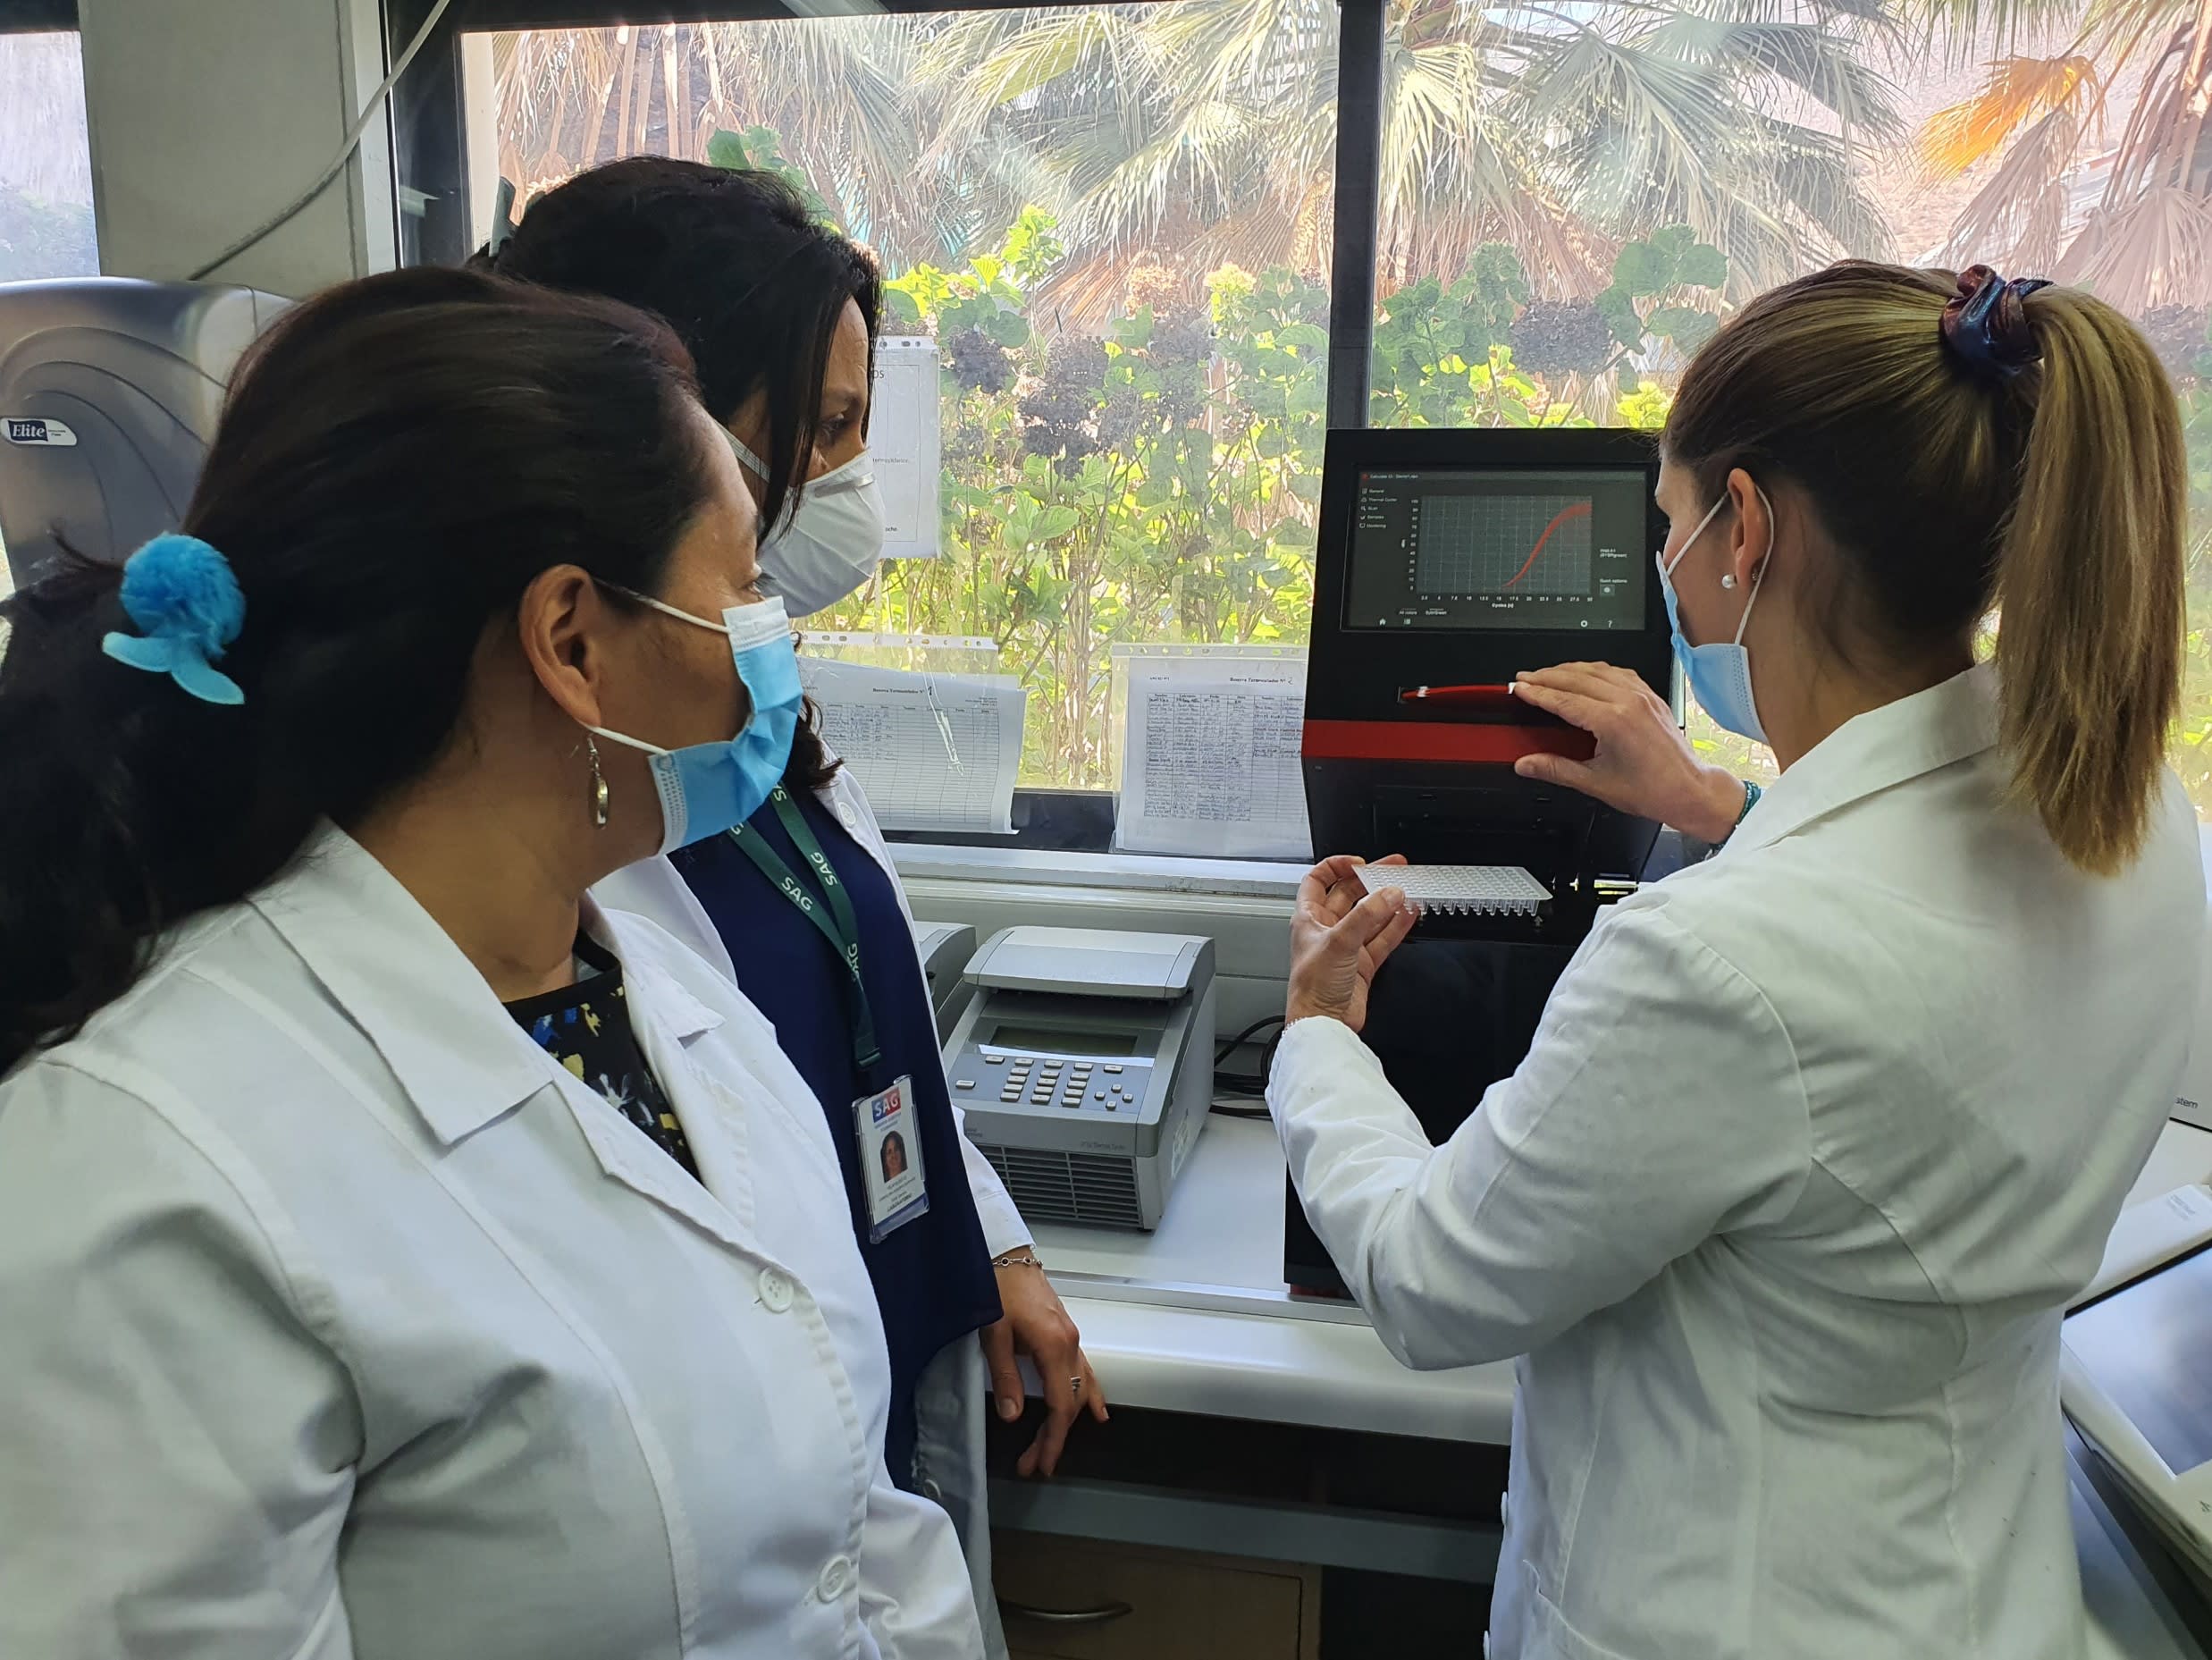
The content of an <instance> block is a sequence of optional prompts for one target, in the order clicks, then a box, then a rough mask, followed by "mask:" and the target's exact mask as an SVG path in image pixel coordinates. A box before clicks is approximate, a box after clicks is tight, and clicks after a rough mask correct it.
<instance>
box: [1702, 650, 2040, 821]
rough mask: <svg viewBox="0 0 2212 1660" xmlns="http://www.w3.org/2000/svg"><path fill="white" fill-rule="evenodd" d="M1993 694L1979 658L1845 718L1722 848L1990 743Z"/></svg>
mask: <svg viewBox="0 0 2212 1660" xmlns="http://www.w3.org/2000/svg"><path fill="white" fill-rule="evenodd" d="M1997 696H1998V680H1997V666H1996V665H1995V664H1994V663H1979V664H1977V665H1975V666H1974V667H1973V668H1972V669H1969V670H1965V671H1964V673H1962V674H1956V675H1953V676H1952V677H1951V678H1949V679H1947V680H1946V681H1944V682H1942V683H1941V684H1940V685H1938V686H1932V687H1929V688H1928V690H1926V691H1924V692H1915V693H1914V694H1913V695H1912V696H1910V697H1901V698H1899V699H1897V701H1896V702H1895V703H1890V704H1883V705H1882V706H1881V707H1880V708H1879V709H1870V710H1869V711H1867V712H1866V713H1864V714H1863V715H1858V716H1855V717H1854V718H1853V719H1851V720H1846V721H1845V722H1844V723H1843V725H1841V726H1839V727H1838V728H1837V729H1835V730H1834V731H1833V732H1830V733H1829V735H1828V736H1827V737H1824V738H1822V739H1821V741H1820V742H1819V743H1818V744H1816V745H1814V746H1813V747H1812V750H1810V751H1809V752H1808V753H1807V754H1804V756H1803V757H1801V758H1800V759H1799V761H1798V762H1797V764H1796V765H1795V766H1793V767H1791V768H1790V769H1789V771H1787V772H1785V773H1784V774H1783V775H1782V776H1781V777H1780V778H1779V779H1777V780H1776V781H1775V783H1774V785H1773V787H1772V788H1770V789H1769V790H1768V791H1767V792H1766V794H1765V795H1764V796H1762V797H1761V798H1760V801H1759V805H1757V806H1755V807H1754V808H1753V809H1752V811H1751V813H1750V816H1749V817H1747V818H1745V821H1744V822H1743V826H1742V828H1741V829H1739V830H1737V832H1736V834H1735V835H1734V836H1732V837H1730V838H1728V851H1730V852H1742V851H1746V850H1748V849H1750V848H1754V847H1769V846H1770V845H1772V844H1773V843H1775V842H1778V841H1779V840H1781V839H1782V838H1784V837H1786V836H1790V835H1794V834H1796V832H1797V831H1798V830H1803V829H1804V828H1805V827H1806V826H1807V825H1809V824H1812V823H1814V822H1817V821H1819V820H1821V819H1824V818H1827V817H1828V816H1829V814H1831V813H1837V812H1839V811H1841V810H1842V809H1843V808H1845V807H1847V806H1849V805H1851V804H1852V803H1854V802H1856V801H1863V800H1864V799H1865V798H1866V797H1868V796H1873V795H1877V794H1879V793H1880V792H1881V791H1883V790H1885V789H1889V788H1894V787H1895V786H1897V785H1898V784H1902V783H1905V781H1906V780H1907V779H1916V778H1919V777H1921V776H1922V774H1924V773H1929V772H1933V771H1937V770H1938V769H1939V768H1942V767H1947V766H1950V765H1952V764H1953V763H1955V762H1960V761H1964V760H1966V759H1967V758H1968V757H1970V756H1972V755H1978V754H1981V752H1982V751H1984V750H1986V749H1989V748H1991V747H1993V746H1995V745H1996V743H1997V737H1998V710H1997Z"/></svg>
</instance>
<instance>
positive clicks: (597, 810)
mask: <svg viewBox="0 0 2212 1660" xmlns="http://www.w3.org/2000/svg"><path fill="white" fill-rule="evenodd" d="M584 749H585V754H588V755H589V756H591V758H592V822H593V823H594V824H596V825H598V826H599V828H600V829H601V830H605V829H606V828H607V775H606V774H605V773H603V772H601V771H600V770H599V740H598V739H597V738H594V737H590V736H588V735H587V736H586V737H585V740H584Z"/></svg>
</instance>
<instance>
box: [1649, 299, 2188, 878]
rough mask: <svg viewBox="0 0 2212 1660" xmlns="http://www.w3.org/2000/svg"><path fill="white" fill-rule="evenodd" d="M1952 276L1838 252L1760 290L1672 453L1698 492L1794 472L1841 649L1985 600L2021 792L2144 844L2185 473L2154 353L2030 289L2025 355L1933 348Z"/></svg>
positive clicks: (2106, 866) (2103, 866)
mask: <svg viewBox="0 0 2212 1660" xmlns="http://www.w3.org/2000/svg"><path fill="white" fill-rule="evenodd" d="M1955 292H1956V282H1955V279H1954V277H1953V276H1952V274H1950V273H1949V272H1944V271H1912V270H1905V269H1901V268H1898V267H1895V266H1888V265H1870V264H1863V263H1849V264H1845V265H1836V266H1834V267H1832V268H1831V269H1829V270H1827V271H1823V272H1821V273H1820V274H1817V275H1813V276H1809V277H1804V278H1802V279H1800V280H1799V281H1797V282H1792V283H1788V284H1787V285H1785V286H1784V287H1781V288H1779V289H1775V290H1773V291H1770V292H1769V293H1766V294H1762V295H1761V296H1760V297H1759V298H1758V299H1754V300H1753V301H1752V302H1750V303H1749V304H1748V305H1746V306H1745V308H1743V309H1742V310H1741V311H1739V312H1737V314H1736V316H1734V317H1732V318H1730V319H1729V321H1728V324H1727V325H1726V326H1725V327H1723V328H1722V329H1721V330H1720V333H1718V334H1716V335H1715V336H1714V337H1713V338H1712V340H1711V341H1708V342H1707V343H1706V345H1705V347H1704V348H1703V350H1701V351H1700V352H1699V353H1698V354H1697V357H1696V358H1695V361H1694V362H1693V363H1692V364H1691V365H1690V367H1689V370H1688V372H1687V373H1686V375H1684V377H1683V382H1682V388H1681V391H1680V392H1679V393H1678V396H1677V397H1676V400H1675V403H1674V407H1673V409H1672V412H1671V413H1670V417H1669V419H1668V423H1667V432H1666V438H1665V445H1666V450H1667V453H1668V456H1669V458H1670V459H1671V460H1672V461H1674V462H1675V463H1676V464H1677V465H1678V466H1680V467H1683V468H1686V469H1688V470H1689V471H1690V472H1691V473H1692V474H1693V475H1694V476H1695V477H1696V478H1697V480H1698V484H1699V486H1700V489H1701V491H1702V493H1703V495H1704V498H1705V499H1706V500H1708V501H1711V500H1712V499H1714V498H1715V497H1716V496H1717V495H1718V494H1719V493H1720V489H1721V487H1722V484H1723V481H1725V479H1726V478H1727V476H1728V473H1729V471H1730V470H1731V469H1733V468H1739V467H1740V468H1744V469H1745V471H1747V472H1748V473H1750V474H1751V475H1752V476H1754V478H1758V479H1761V480H1762V482H1765V483H1767V484H1768V486H1769V488H1770V489H1771V488H1772V487H1773V485H1774V484H1776V483H1787V484H1788V485H1795V486H1796V489H1797V490H1798V491H1799V492H1801V493H1802V495H1803V497H1804V500H1805V501H1807V502H1808V504H1809V505H1810V507H1811V509H1812V512H1813V514H1814V515H1815V517H1816V518H1817V519H1818V521H1819V525H1820V528H1821V532H1822V533H1823V535H1824V538H1825V541H1826V543H1827V544H1828V545H1829V548H1831V549H1832V550H1833V552H1834V554H1835V555H1836V556H1837V560H1838V568H1837V569H1835V570H1834V571H1832V572H1831V573H1830V576H1831V577H1832V583H1831V586H1832V589H1833V597H1834V604H1833V605H1832V606H1827V607H1824V608H1823V609H1824V610H1825V611H1826V612H1827V614H1828V615H1829V617H1830V618H1832V619H1833V623H1834V634H1835V642H1836V644H1837V645H1838V649H1841V650H1846V651H1849V650H1854V649H1871V650H1873V651H1876V652H1879V653H1883V654H1885V655H1886V656H1887V657H1888V659H1889V660H1890V661H1894V662H1897V663H1900V664H1908V663H1911V662H1913V661H1916V660H1918V659H1921V658H1930V657H1933V656H1935V655H1937V654H1939V653H1944V652H1946V651H1955V649H1956V648H1957V647H1958V646H1959V645H1962V644H1963V643H1964V642H1965V641H1966V640H1967V639H1969V638H1970V637H1971V636H1972V632H1973V629H1974V628H1975V626H1976V625H1977V624H1978V623H1979V622H1980V621H1981V619H1983V618H1984V617H1986V616H1987V615H1988V614H1989V612H1990V611H1992V610H1998V611H2001V617H2002V623H2001V627H2000V628H1999V630H1998V643H1997V661H1998V670H1999V673H2000V676H2001V678H2002V682H2003V688H2004V689H2003V695H2002V696H2003V702H2002V711H2003V712H2002V727H2001V737H2002V742H2003V744H2004V746H2005V749H2006V753H2007V754H2008V756H2009V758H2010V760H2011V763H2012V766H2013V771H2014V788H2015V789H2016V791H2017V794H2018V796H2019V798H2020V799H2021V800H2022V801H2023V803H2025V804H2026V805H2029V806H2030V807H2031V808H2032V809H2033V811H2034V812H2035V813H2037V814H2038V815H2039V816H2040V818H2041V820H2042V822H2043V824H2044V827H2045V828H2046V829H2047V830H2048V831H2049V833H2050V836H2051V838H2052V840H2053V841H2054V842H2056V844H2057V846H2058V847H2059V850H2060V851H2061V852H2062V853H2064V854H2065V856H2066V857H2067V858H2068V859H2069V860H2071V861H2072V862H2073V864H2076V865H2078V866H2079V867H2081V868H2082V869H2083V870H2086V871H2090V872H2098V873H2109V872H2115V871H2117V870H2120V869H2122V868H2124V866H2125V865H2126V864H2128V863H2129V862H2130V861H2131V860H2132V859H2133V857H2134V856H2135V855H2136V853H2137V852H2138V851H2139V850H2140V848H2141V846H2142V842H2143V838H2144V836H2145V833H2146V831H2147V828H2148V826H2149V819H2150V813H2151V810H2152V806H2153V803H2154V801H2155V798H2156V796H2157V792H2158V789H2159V788H2160V784H2159V780H2160V777H2161V773H2162V770H2163V766H2164V761H2165V752H2166V737H2167V733H2168V731H2169V730H2170V729H2171V728H2172V726H2173V723H2174V718H2175V716H2176V714H2177V712H2178V711H2179V707H2180V702H2181V662H2182V642H2183V520H2184V516H2185V512H2186V500H2187V489H2188V473H2187V466H2186V462H2185V459H2184V455H2183V446H2182V427H2181V414H2180V410H2179V409H2177V407H2176V406H2175V403H2174V391H2173V387H2172V386H2171V384H2170V383H2168V381H2167V379H2166V371H2165V369H2164V368H2163V367H2161V365H2160V364H2159V362H2158V359H2157V357H2156V356H2155V355H2154V354H2153V353H2152V351H2151V350H2150V346H2149V342H2148V341H2145V340H2144V339H2143V336H2142V334H2141V333H2140V332H2139V331H2138V330H2137V329H2136V327H2135V326H2134V325H2133V324H2131V323H2130V322H2128V320H2127V319H2126V318H2124V317H2123V316H2121V315H2120V314H2119V313H2118V312H2116V311H2115V310H2114V309H2113V308H2111V307H2109V306H2107V305H2105V304H2103V303H2102V302H2101V301H2098V300H2096V299H2091V298H2090V296H2088V295H2087V294H2083V293H2080V292H2078V291H2073V290H2068V289H2063V288H2045V289H2040V290H2039V291H2035V292H2033V293H2031V294H2028V295H2027V296H2026V297H2025V299H2024V306H2025V312H2026V324H2027V327H2028V329H2029V331H2030V332H2031V334H2032V340H2033V351H2034V355H2035V358H2036V360H2035V361H2031V362H2029V363H2027V364H2025V365H2023V367H2020V368H2019V369H2018V370H2017V371H2016V372H2014V371H2007V370H2005V369H2002V368H1999V367H1996V366H1994V365H1991V364H1987V363H1983V362H1979V361H1975V360H1972V359H1971V358H1967V357H1965V356H1963V355H1961V354H1960V353H1959V352H1958V351H1956V350H1955V349H1954V348H1952V347H1951V346H1950V345H1948V344H1947V343H1946V341H1945V340H1944V338H1943V334H1942V330H1941V326H1940V324H1941V320H1942V316H1943V309H1944V306H1945V304H1946V302H1947V301H1948V300H1949V299H1951V298H1952V297H1953V295H1954V294H1955Z"/></svg>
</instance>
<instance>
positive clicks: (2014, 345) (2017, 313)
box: [1942, 265, 2050, 381]
mask: <svg viewBox="0 0 2212 1660" xmlns="http://www.w3.org/2000/svg"><path fill="white" fill-rule="evenodd" d="M2049 286H2050V284H2049V283H2048V282H2045V281H2044V280H2043V279H2042V278H2041V277H2015V278H2014V280H2013V281H2011V282H2006V280H2005V279H2004V278H2003V277H2001V276H1999V275H1998V274H1997V273H1996V272H1994V271H1992V270H1991V269H1990V268H1989V266H1987V265H1969V266H1968V267H1967V268H1966V269H1965V270H1964V271H1962V272H1960V273H1959V274H1958V292H1957V293H1956V294H1955V295H1953V296H1952V297H1951V298H1950V299H1948V300H1947V301H1946V302H1945V303H1944V307H1943V324H1942V328H1943V343H1944V344H1945V345H1946V346H1948V347H1949V348H1950V349H1951V350H1952V352H1953V354H1954V355H1955V356H1956V357H1957V358H1958V359H1959V361H1960V362H1962V363H1964V365H1966V367H1968V368H1970V369H1972V370H1973V371H1974V373H1976V374H1977V375H1981V377H1982V378H1983V379H1985V380H1992V381H2007V380H2010V379H2011V378H2012V377H2013V376H2014V375H2017V374H2019V373H2020V371H2021V370H2023V369H2024V368H2026V367H2028V366H2029V365H2030V364H2031V363H2037V362H2040V361H2041V359H2042V357H2043V349H2042V348H2041V347H2040V346H2039V345H2037V344H2036V341H2035V330H2034V329H2033V328H2032V327H2031V326H2030V325H2029V323H2028V308H2027V306H2026V304H2025V301H2026V299H2027V298H2028V296H2029V295H2031V294H2032V293H2034V292H2035V291H2036V290H2037V289H2039V288H2048V287H2049Z"/></svg>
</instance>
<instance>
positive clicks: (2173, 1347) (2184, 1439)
mask: <svg viewBox="0 0 2212 1660" xmlns="http://www.w3.org/2000/svg"><path fill="white" fill-rule="evenodd" d="M2208 1306H2212V1192H2207V1191H2206V1190H2205V1189H2204V1188H2202V1187H2195V1186H2192V1187H2183V1188H2177V1189H2175V1190H2174V1192H2170V1193H2168V1194H2166V1196H2165V1197H2164V1198H2163V1199H2159V1200H2157V1201H2154V1202H2152V1203H2149V1204H2142V1205H2136V1206H2132V1207H2131V1208H2130V1209H2127V1210H2124V1211H2123V1212H2122V1213H2121V1216H2120V1219H2119V1222H2118V1223H2117V1225H2116V1226H2115V1227H2114V1228H2113V1230H2112V1237H2111V1239H2110V1241H2109V1243H2107V1245H2106V1248H2105V1260H2104V1265H2103V1267H2102V1268H2099V1269H2098V1275H2097V1277H2096V1278H2095V1279H2093V1280H2091V1281H2090V1284H2089V1285H2088V1286H2087V1287H2086V1288H2085V1289H2084V1290H2083V1291H2082V1293H2081V1294H2080V1295H2079V1296H2078V1297H2076V1298H2075V1299H2074V1302H2073V1307H2072V1308H2071V1309H2070V1310H2068V1312H2067V1314H2066V1318H2065V1323H2064V1324H2063V1325H2062V1326H2061V1327H2060V1328H2059V1329H2060V1351H2059V1364H2058V1398H2059V1403H2060V1405H2061V1406H2062V1407H2064V1409H2065V1414H2066V1416H2067V1418H2068V1419H2069V1420H2072V1421H2073V1427H2074V1428H2076V1429H2078V1430H2079V1431H2081V1434H2082V1440H2083V1441H2085V1442H2086V1443H2087V1444H2088V1445H2089V1446H2090V1450H2091V1451H2092V1452H2094V1453H2095V1454H2097V1456H2098V1459H2099V1460H2100V1461H2101V1462H2103V1464H2104V1466H2105V1467H2106V1468H2107V1470H2111V1471H2112V1472H2113V1473H2114V1474H2115V1475H2116V1476H2117V1477H2118V1478H2119V1479H2120V1483H2121V1486H2122V1487H2124V1489H2125V1490H2126V1493H2127V1496H2128V1497H2129V1499H2130V1500H2131V1501H2132V1503H2133V1504H2134V1505H2135V1507H2136V1508H2137V1510H2139V1511H2140V1512H2141V1513H2142V1514H2143V1515H2144V1516H2146V1517H2148V1518H2149V1520H2150V1521H2151V1522H2153V1523H2154V1524H2155V1525H2156V1526H2157V1528H2158V1529H2159V1531H2161V1532H2162V1533H2163V1534H2165V1536H2166V1540H2167V1542H2168V1543H2169V1544H2170V1545H2171V1546H2173V1547H2174V1554H2175V1555H2176V1556H2177V1557H2178V1558H2179V1559H2180V1560H2181V1562H2182V1563H2183V1564H2184V1565H2185V1566H2186V1567H2187V1568H2188V1569H2189V1570H2190V1572H2191V1574H2192V1576H2193V1577H2194V1578H2195V1579H2196V1580H2197V1582H2198V1583H2199V1586H2204V1587H2212V1383H2208V1381H2207V1380H2208V1378H2212V1321H2208V1320H2207V1319H2205V1310H2206V1308H2207V1307H2208Z"/></svg>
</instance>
